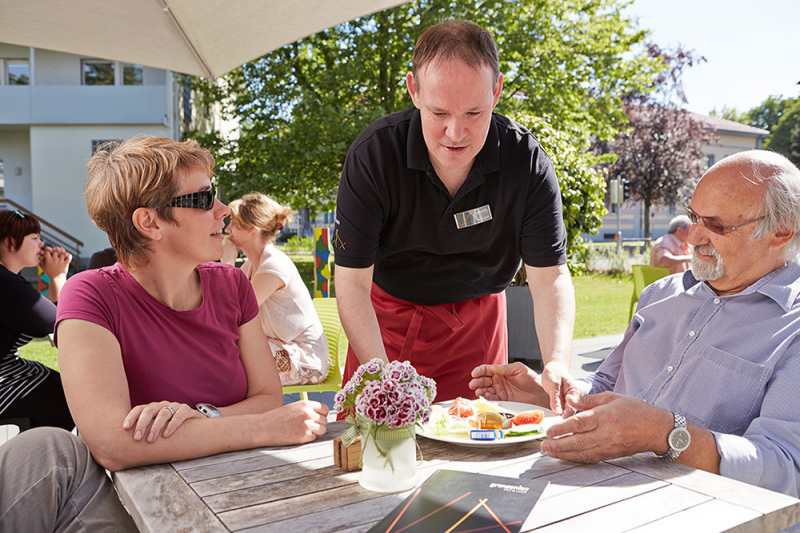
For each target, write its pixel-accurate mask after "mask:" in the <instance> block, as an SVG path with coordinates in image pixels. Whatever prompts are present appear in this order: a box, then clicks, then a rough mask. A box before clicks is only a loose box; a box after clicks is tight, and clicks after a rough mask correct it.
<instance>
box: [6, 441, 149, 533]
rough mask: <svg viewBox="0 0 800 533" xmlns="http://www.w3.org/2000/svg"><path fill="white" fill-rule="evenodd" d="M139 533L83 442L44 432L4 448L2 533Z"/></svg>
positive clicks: (12, 442) (9, 443) (109, 480)
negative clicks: (105, 532)
mask: <svg viewBox="0 0 800 533" xmlns="http://www.w3.org/2000/svg"><path fill="white" fill-rule="evenodd" d="M32 531H36V532H51V531H53V532H56V531H58V532H70V533H72V532H84V531H86V532H97V531H100V532H103V531H115V532H116V531H123V532H124V531H137V529H136V525H135V524H134V523H133V520H132V519H131V517H130V515H129V514H128V512H127V511H126V510H125V508H124V507H123V506H122V504H121V503H120V501H119V498H118V497H117V493H116V492H115V491H114V486H113V484H112V483H111V479H109V477H108V476H107V475H106V472H105V470H104V469H103V468H102V467H101V466H100V465H98V464H97V463H96V462H95V460H94V459H93V458H92V456H91V455H90V453H89V448H88V447H87V446H86V443H85V442H83V439H81V438H80V437H76V436H75V435H73V434H72V433H69V432H68V431H65V430H63V429H58V428H52V427H42V428H36V429H31V430H29V431H25V432H24V433H20V434H19V435H17V436H16V437H14V438H12V439H11V440H9V441H8V442H7V443H6V444H4V445H3V446H1V447H0V532H2V533H5V532H25V533H27V532H32Z"/></svg>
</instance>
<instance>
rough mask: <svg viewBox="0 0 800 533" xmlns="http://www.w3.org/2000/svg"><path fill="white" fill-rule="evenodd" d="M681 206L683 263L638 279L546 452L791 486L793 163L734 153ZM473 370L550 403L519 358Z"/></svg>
mask: <svg viewBox="0 0 800 533" xmlns="http://www.w3.org/2000/svg"><path fill="white" fill-rule="evenodd" d="M688 212H689V213H690V216H691V219H692V222H693V225H692V226H691V227H690V229H689V242H691V243H692V244H693V245H694V251H693V255H692V268H691V270H689V271H687V272H686V273H684V274H683V275H682V276H669V277H666V278H663V279H661V280H659V281H657V282H655V283H653V284H652V285H649V286H648V287H647V288H645V290H644V291H643V293H642V297H641V299H640V300H639V307H638V309H637V311H636V314H635V315H634V318H633V320H632V321H631V323H630V325H629V326H628V329H627V331H626V332H625V336H624V338H623V340H622V343H621V344H620V345H619V346H618V347H617V349H616V350H614V351H613V352H612V353H611V355H609V356H608V358H607V359H606V360H605V361H604V362H603V363H602V364H601V365H600V367H599V368H598V369H597V372H596V373H595V374H594V375H592V376H589V377H586V378H581V379H579V380H578V384H579V386H580V388H581V393H582V394H583V396H581V397H575V396H572V397H570V398H569V402H570V404H571V405H573V407H574V408H575V409H577V410H580V411H581V412H579V413H578V414H576V415H575V416H573V417H570V418H567V419H565V420H564V421H563V422H558V423H557V424H555V425H553V426H552V427H551V428H549V429H548V431H547V435H548V436H549V437H551V440H547V441H545V442H543V443H542V450H543V451H544V452H545V453H547V455H549V456H551V457H555V458H558V459H565V460H568V461H578V462H596V461H601V460H606V459H613V458H616V457H623V456H628V455H633V454H636V453H639V452H647V451H649V452H654V453H655V454H657V455H659V456H664V457H665V458H666V459H668V460H671V461H676V462H678V463H682V464H685V465H688V466H691V467H694V468H699V469H702V470H707V471H709V472H714V473H718V474H721V475H723V476H725V477H730V478H734V479H738V480H740V481H744V482H747V483H751V484H754V485H759V486H761V487H764V488H767V489H772V490H775V491H779V492H784V493H786V494H789V495H792V496H795V497H797V496H800V401H798V394H797V387H798V383H800V264H799V262H798V251H800V170H798V169H797V167H795V166H794V165H793V164H792V163H791V162H790V161H789V160H788V159H786V158H785V157H783V156H781V155H779V154H776V153H773V152H766V151H761V150H753V151H747V152H741V153H737V154H734V155H730V156H728V157H726V158H724V159H722V160H720V161H719V162H718V163H717V164H715V165H714V166H712V167H711V168H710V169H709V170H708V171H707V172H706V173H705V175H704V176H703V178H702V179H701V180H700V182H699V183H698V185H697V188H696V190H695V192H694V195H693V197H692V200H691V203H690V205H689V208H688ZM472 376H473V378H474V379H473V380H472V381H471V382H470V387H472V388H473V389H475V390H476V391H477V393H478V394H479V395H482V396H486V397H487V398H489V399H501V400H514V401H520V402H531V403H536V404H539V405H547V402H548V397H547V394H546V393H545V392H544V390H543V389H542V388H541V386H540V383H539V376H537V375H536V374H534V373H533V372H532V371H530V370H527V369H526V367H524V366H523V365H521V364H514V365H508V366H482V367H478V368H476V369H475V370H474V371H473V374H472ZM555 437H558V438H555Z"/></svg>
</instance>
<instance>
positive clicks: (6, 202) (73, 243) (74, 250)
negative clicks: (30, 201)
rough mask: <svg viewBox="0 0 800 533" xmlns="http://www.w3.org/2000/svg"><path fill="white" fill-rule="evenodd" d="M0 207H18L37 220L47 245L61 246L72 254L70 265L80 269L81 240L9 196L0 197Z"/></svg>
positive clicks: (12, 208) (13, 208)
mask: <svg viewBox="0 0 800 533" xmlns="http://www.w3.org/2000/svg"><path fill="white" fill-rule="evenodd" d="M0 209H9V210H11V211H13V210H15V209H19V211H20V212H21V213H24V214H25V216H30V217H33V218H35V219H36V220H38V221H39V224H40V225H41V226H42V232H41V237H42V240H43V241H44V242H45V243H46V244H47V245H49V246H61V247H62V248H64V249H65V250H66V251H68V252H69V253H71V254H72V265H73V266H74V267H75V270H76V271H80V269H81V267H80V262H79V260H80V257H81V248H82V247H83V242H81V241H79V240H78V239H76V238H75V237H73V236H72V235H70V234H69V233H67V232H65V231H63V230H61V229H60V228H58V227H56V226H55V225H53V224H51V223H50V222H48V221H46V220H44V219H43V218H42V217H40V216H38V215H35V214H34V213H33V212H31V211H29V210H27V209H25V208H24V207H22V206H21V205H19V204H18V203H17V202H15V201H14V200H11V199H9V198H0Z"/></svg>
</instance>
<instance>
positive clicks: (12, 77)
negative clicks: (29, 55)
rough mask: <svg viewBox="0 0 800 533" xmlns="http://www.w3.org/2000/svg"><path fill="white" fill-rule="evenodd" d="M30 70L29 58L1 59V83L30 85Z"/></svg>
mask: <svg viewBox="0 0 800 533" xmlns="http://www.w3.org/2000/svg"><path fill="white" fill-rule="evenodd" d="M30 70H31V67H30V64H29V63H28V60H27V59H0V85H30V83H31V72H30Z"/></svg>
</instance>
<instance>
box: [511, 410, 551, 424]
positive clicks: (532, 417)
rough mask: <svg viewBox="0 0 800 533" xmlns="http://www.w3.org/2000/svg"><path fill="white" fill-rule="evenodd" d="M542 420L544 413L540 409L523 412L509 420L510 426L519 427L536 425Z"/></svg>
mask: <svg viewBox="0 0 800 533" xmlns="http://www.w3.org/2000/svg"><path fill="white" fill-rule="evenodd" d="M542 419H544V411H542V410H541V409H531V410H530V411H523V412H521V413H520V414H518V415H517V416H515V417H514V418H512V419H511V425H512V426H521V425H523V424H538V423H539V422H541V421H542Z"/></svg>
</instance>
